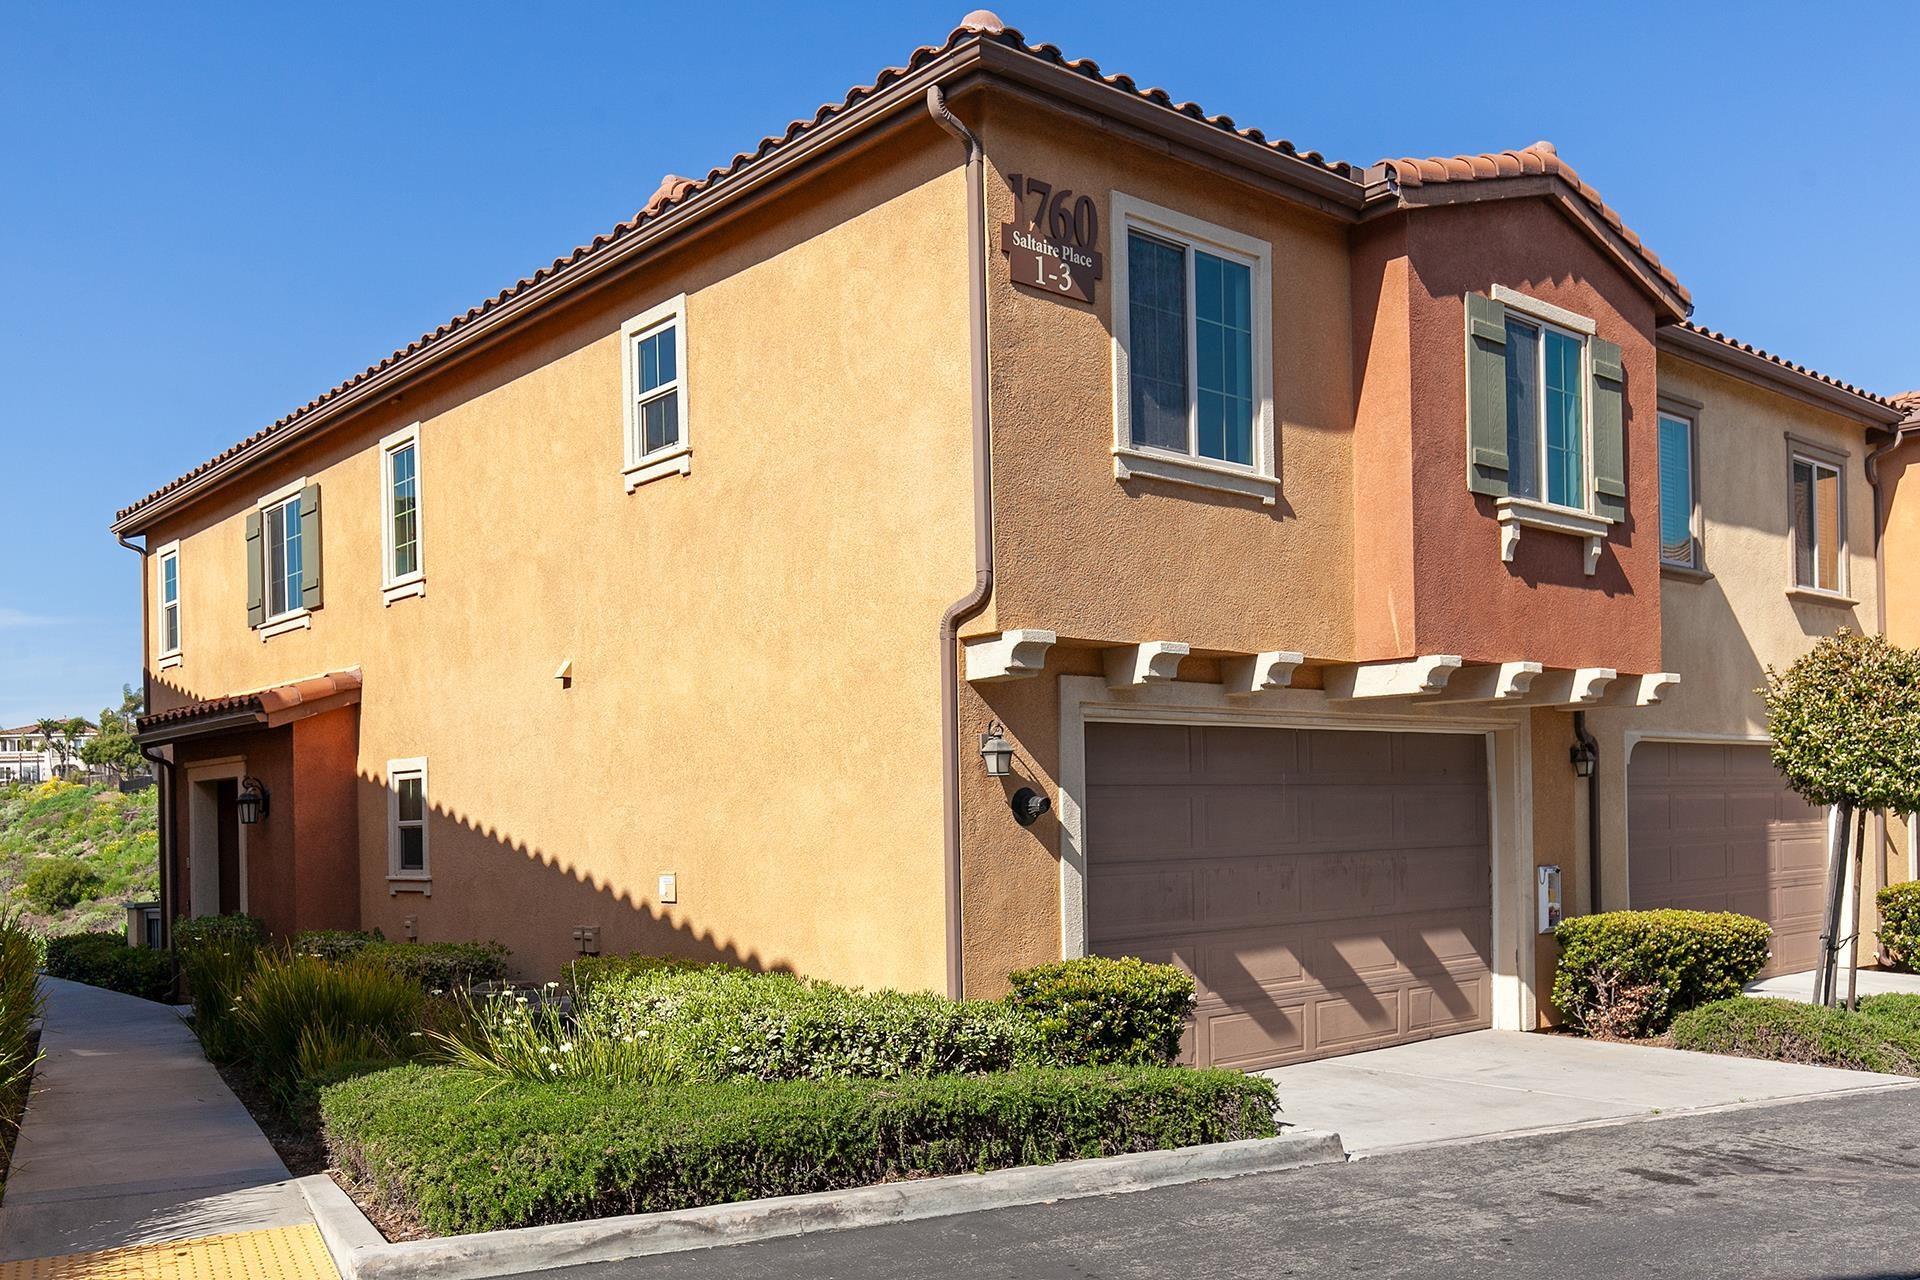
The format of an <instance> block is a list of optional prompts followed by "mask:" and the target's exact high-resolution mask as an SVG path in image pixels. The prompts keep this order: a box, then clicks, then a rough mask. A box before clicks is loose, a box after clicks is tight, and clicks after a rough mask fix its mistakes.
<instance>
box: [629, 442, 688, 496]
mask: <svg viewBox="0 0 1920 1280" xmlns="http://www.w3.org/2000/svg"><path fill="white" fill-rule="evenodd" d="M692 471H693V449H692V448H691V447H690V446H682V447H680V448H676V449H670V450H668V451H666V452H664V453H656V454H651V455H649V456H647V457H645V458H642V459H640V461H638V462H636V463H634V464H633V465H632V466H630V467H628V468H627V469H626V470H625V471H623V472H621V473H620V474H621V475H622V476H624V477H625V478H626V482H627V492H628V493H632V492H633V491H634V490H635V489H638V488H639V487H640V486H641V485H643V484H647V483H650V482H651V481H654V480H662V479H665V478H666V477H667V476H684V475H688V474H690V473H691V472H692Z"/></svg>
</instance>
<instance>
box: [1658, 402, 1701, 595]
mask: <svg viewBox="0 0 1920 1280" xmlns="http://www.w3.org/2000/svg"><path fill="white" fill-rule="evenodd" d="M1694 447H1695V446H1694V420H1693V418H1692V417H1691V416H1689V415H1687V414H1683V413H1677V412H1674V411H1671V410H1667V409H1662V410H1661V411H1660V562H1661V563H1662V564H1667V565H1674V566H1676V567H1678V568H1682V569H1698V568H1699V567H1700V529H1699V491H1698V489H1697V487H1696V482H1695V479H1694V474H1693V459H1694Z"/></svg>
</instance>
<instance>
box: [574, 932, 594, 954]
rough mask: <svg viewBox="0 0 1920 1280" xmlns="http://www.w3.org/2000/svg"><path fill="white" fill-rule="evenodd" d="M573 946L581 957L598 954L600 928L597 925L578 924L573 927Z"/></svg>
mask: <svg viewBox="0 0 1920 1280" xmlns="http://www.w3.org/2000/svg"><path fill="white" fill-rule="evenodd" d="M573 945H574V946H575V947H576V948H577V949H578V950H579V952H580V954H581V955H583V956H597V955H599V954H600V926H599V925H597V924H578V925H575V926H574V927H573Z"/></svg>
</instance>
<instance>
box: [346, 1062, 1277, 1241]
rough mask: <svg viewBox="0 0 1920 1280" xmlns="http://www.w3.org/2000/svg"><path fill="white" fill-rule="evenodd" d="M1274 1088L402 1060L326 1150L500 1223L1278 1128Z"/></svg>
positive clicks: (1107, 1075)
mask: <svg viewBox="0 0 1920 1280" xmlns="http://www.w3.org/2000/svg"><path fill="white" fill-rule="evenodd" d="M1274 1110H1275V1103H1274V1094H1273V1085H1272V1082H1271V1081H1268V1080H1265V1079H1263V1078H1260V1077H1257V1076H1243V1075H1239V1074H1238V1073H1235V1072H1228V1071H1191V1070H1182V1069H1159V1068H1118V1067H1107V1068H1081V1069H1075V1070H1031V1071H1019V1072H1011V1073H1005V1074H999V1075H989V1076H942V1077H937V1078H934V1079H929V1080H895V1081H885V1082H882V1081H872V1080H834V1081H818V1080H815V1081H801V1082H783V1083H776V1084H764V1083H747V1082H729V1083H717V1084H699V1085H685V1086H678V1087H674V1088H671V1089H637V1090H636V1089H605V1088H596V1087H592V1086H583V1085H536V1084H529V1083H525V1082H521V1081H511V1082H507V1083H504V1084H503V1083H500V1082H498V1081H487V1080H483V1079H478V1078H475V1077H473V1076H470V1075H467V1074H465V1073H462V1072H459V1071H455V1070H451V1069H448V1068H426V1067H418V1066H410V1067H402V1068H398V1069H395V1070H391V1071H383V1072H379V1073H377V1074H374V1075H369V1076H362V1077H360V1078H358V1079H354V1080H349V1081H346V1082H344V1083H341V1084H337V1085H333V1086H331V1087H329V1088H327V1089H324V1090H322V1092H321V1095H320V1111H321V1116H322V1120H323V1124H324V1133H325V1137H326V1142H327V1147H328V1150H329V1152H330V1153H331V1154H332V1155H333V1157H334V1159H335V1160H336V1161H337V1162H338V1163H339V1166H340V1168H341V1169H342V1170H344V1171H345V1172H346V1173H347V1174H348V1175H349V1176H351V1177H352V1178H354V1179H356V1180H358V1181H359V1182H361V1183H362V1184H363V1186H365V1187H366V1188H368V1189H369V1190H370V1192H371V1194H372V1195H373V1197H374V1198H375V1199H376V1200H377V1201H379V1202H380V1203H381V1204H383V1205H384V1206H386V1207H387V1208H388V1209H389V1210H390V1211H392V1212H393V1213H395V1214H396V1215H397V1216H398V1217H400V1218H401V1219H403V1220H405V1221H408V1222H411V1223H419V1224H422V1225H425V1226H427V1227H429V1228H431V1229H433V1230H435V1231H440V1232H467V1231H487V1230H494V1229H498V1228H503V1227H522V1226H532V1225H536V1224H539V1223H548V1222H573V1221H579V1220H581V1219H586V1218H595V1217H603V1216H608V1215H613V1214H628V1213H650V1212H656V1211H659V1210H666V1209H683V1208H688V1207H691V1206H695V1205H702V1204H715V1203H723V1202H729V1201H739V1200H751V1199H757V1198H760V1197H763V1196H780V1195H794V1194H799V1193H803V1192H809V1191H826V1190H834V1189H838V1188H844V1187H856V1186H865V1185H868V1184H870V1183H876V1182H885V1181H889V1180H892V1179H898V1178H908V1177H923V1176H929V1175H937V1174H952V1173H968V1172H975V1171H984V1170H988V1169H1001V1168H1008V1167H1011V1166H1014V1165H1023V1164H1050V1163H1053V1162H1055V1161H1059V1160H1073V1159H1081V1158H1085V1157H1092V1156H1107V1155H1118V1154H1121V1153H1124V1152H1132V1151H1151V1150H1159V1149H1166V1148H1173V1147H1183V1146H1192V1145H1195V1144H1198V1143H1205V1142H1226V1141H1233V1140H1237V1139H1241V1138H1254V1137H1267V1136H1271V1135H1272V1134H1273V1133H1274V1131H1275V1128H1274Z"/></svg>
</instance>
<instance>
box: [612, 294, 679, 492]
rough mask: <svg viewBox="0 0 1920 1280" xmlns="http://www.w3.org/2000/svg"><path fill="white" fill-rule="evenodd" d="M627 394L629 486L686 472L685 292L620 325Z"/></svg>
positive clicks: (630, 490)
mask: <svg viewBox="0 0 1920 1280" xmlns="http://www.w3.org/2000/svg"><path fill="white" fill-rule="evenodd" d="M620 352H621V354H620V369H621V384H622V387H623V391H624V396H625V404H626V408H625V424H626V444H625V453H626V466H625V469H624V472H623V474H624V475H625V477H626V483H627V492H628V493H632V492H633V491H634V490H635V489H637V488H639V487H640V486H641V485H643V484H645V483H647V482H648V481H649V480H658V479H660V478H661V477H662V476H669V475H686V474H687V473H688V472H689V471H690V470H691V468H692V458H693V445H692V442H691V441H690V440H689V439H688V433H687V295H686V294H684V293H682V294H678V295H676V296H674V297H672V298H669V299H667V301H665V302H663V303H661V304H660V305H659V306H657V307H653V308H651V309H649V310H647V311H643V312H641V313H640V314H639V315H637V316H635V317H634V318H633V319H631V320H629V321H627V322H626V323H625V324H623V325H621V326H620Z"/></svg>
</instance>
